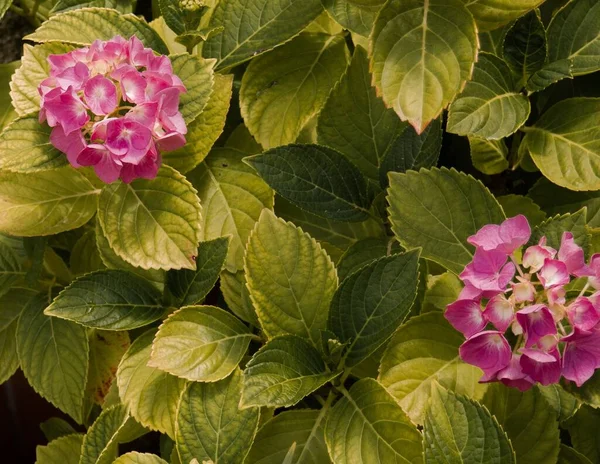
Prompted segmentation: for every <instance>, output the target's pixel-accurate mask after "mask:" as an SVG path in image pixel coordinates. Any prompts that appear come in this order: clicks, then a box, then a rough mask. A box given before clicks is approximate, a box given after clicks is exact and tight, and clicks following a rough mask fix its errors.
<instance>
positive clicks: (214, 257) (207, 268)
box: [167, 237, 229, 306]
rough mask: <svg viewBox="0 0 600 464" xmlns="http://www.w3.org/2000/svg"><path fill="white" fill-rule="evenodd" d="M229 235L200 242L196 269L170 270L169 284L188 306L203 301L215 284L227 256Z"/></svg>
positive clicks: (178, 298) (175, 294) (170, 288)
mask: <svg viewBox="0 0 600 464" xmlns="http://www.w3.org/2000/svg"><path fill="white" fill-rule="evenodd" d="M228 248H229V237H221V238H216V239H214V240H209V241H206V242H200V246H199V247H198V252H197V254H196V259H195V260H196V269H195V270H194V271H190V270H187V269H183V270H179V271H169V272H168V273H167V285H168V287H169V290H170V291H171V293H172V294H173V296H174V297H175V298H177V301H178V303H179V306H188V305H193V304H196V303H201V302H202V300H204V298H205V297H206V295H207V294H208V292H210V291H211V289H212V288H213V287H214V286H215V283H216V282H217V279H218V278H219V274H220V273H221V269H222V268H223V265H224V264H225V258H227V251H228Z"/></svg>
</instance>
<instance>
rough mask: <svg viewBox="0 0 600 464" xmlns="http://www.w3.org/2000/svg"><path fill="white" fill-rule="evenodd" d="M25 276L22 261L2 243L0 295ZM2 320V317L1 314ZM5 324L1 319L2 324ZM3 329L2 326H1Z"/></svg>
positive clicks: (0, 250) (0, 246)
mask: <svg viewBox="0 0 600 464" xmlns="http://www.w3.org/2000/svg"><path fill="white" fill-rule="evenodd" d="M24 275H25V271H24V270H23V266H22V264H21V259H20V258H19V256H17V253H16V252H15V251H13V249H12V248H11V247H10V246H8V245H6V244H5V243H2V242H0V295H2V293H4V292H5V290H8V289H9V288H10V287H12V286H13V285H14V284H15V283H17V282H18V281H19V278H21V277H23V276H24ZM0 318H2V315H1V314H0ZM1 322H3V321H2V320H1V319H0V323H1ZM0 327H1V326H0Z"/></svg>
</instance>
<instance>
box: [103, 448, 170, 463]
mask: <svg viewBox="0 0 600 464" xmlns="http://www.w3.org/2000/svg"><path fill="white" fill-rule="evenodd" d="M113 464H168V463H167V461H165V460H164V459H161V458H159V457H158V456H157V455H156V454H150V453H138V452H137V451H131V452H129V453H126V454H122V455H121V456H119V457H118V458H117V460H116V461H115V462H113Z"/></svg>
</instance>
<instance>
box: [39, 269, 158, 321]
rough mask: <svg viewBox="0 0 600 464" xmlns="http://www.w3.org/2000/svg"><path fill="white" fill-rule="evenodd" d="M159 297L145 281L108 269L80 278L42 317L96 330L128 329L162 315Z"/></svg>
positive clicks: (60, 295) (62, 293) (154, 289)
mask: <svg viewBox="0 0 600 464" xmlns="http://www.w3.org/2000/svg"><path fill="white" fill-rule="evenodd" d="M160 298H161V295H160V293H159V292H158V291H157V290H156V288H154V287H153V286H152V285H151V284H150V283H149V282H148V281H146V280H144V279H142V278H140V277H138V276H136V275H135V274H131V273H129V272H126V271H117V270H112V269H109V270H105V271H98V272H94V273H91V274H86V275H84V276H81V277H79V278H78V279H77V280H75V281H74V282H73V283H72V284H71V285H69V286H68V287H67V288H66V289H64V290H63V291H62V292H61V293H60V294H59V295H58V297H56V299H55V300H54V301H53V302H52V304H51V305H50V306H49V307H48V308H46V311H45V314H47V315H49V316H54V317H59V318H62V319H68V320H70V321H74V322H77V323H78V324H82V325H84V326H86V327H93V328H96V329H105V330H130V329H135V328H137V327H143V326H145V325H148V324H150V323H151V322H154V321H156V320H157V319H159V318H160V317H161V316H162V315H163V314H164V313H165V309H164V308H163V306H162V304H161V302H160Z"/></svg>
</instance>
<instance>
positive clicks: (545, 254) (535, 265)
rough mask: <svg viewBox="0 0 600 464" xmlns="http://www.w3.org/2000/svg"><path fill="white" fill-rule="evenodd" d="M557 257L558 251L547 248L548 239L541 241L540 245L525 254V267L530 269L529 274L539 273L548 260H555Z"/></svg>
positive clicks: (531, 247) (532, 247) (529, 249)
mask: <svg viewBox="0 0 600 464" xmlns="http://www.w3.org/2000/svg"><path fill="white" fill-rule="evenodd" d="M555 256H556V250H555V249H554V248H550V247H548V246H546V237H542V238H541V239H540V243H539V244H538V245H533V246H530V247H529V248H527V249H526V250H525V253H524V254H523V266H525V267H526V268H529V272H531V273H534V272H537V271H539V270H540V269H541V268H542V266H543V265H544V261H545V260H546V259H553V258H554V257H555Z"/></svg>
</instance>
